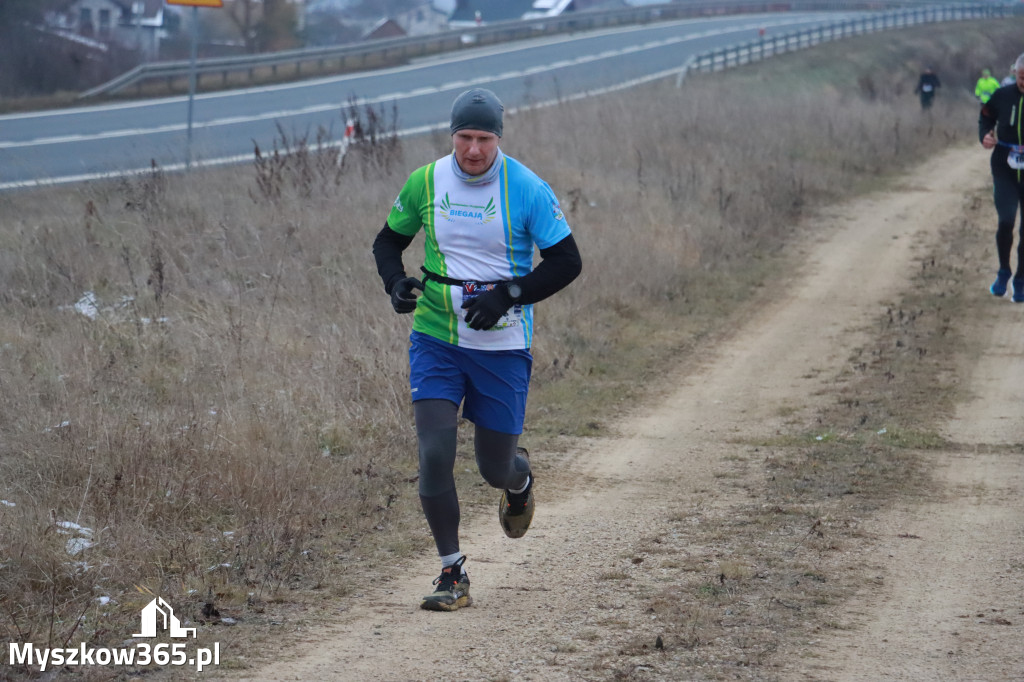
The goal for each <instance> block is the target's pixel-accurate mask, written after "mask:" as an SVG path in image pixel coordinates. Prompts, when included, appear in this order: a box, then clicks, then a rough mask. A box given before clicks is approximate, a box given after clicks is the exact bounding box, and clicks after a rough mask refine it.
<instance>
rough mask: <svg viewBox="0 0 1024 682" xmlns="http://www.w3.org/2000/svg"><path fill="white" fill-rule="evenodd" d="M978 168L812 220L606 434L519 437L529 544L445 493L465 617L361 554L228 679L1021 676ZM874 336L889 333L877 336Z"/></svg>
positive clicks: (1000, 388) (1007, 361) (426, 563)
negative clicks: (723, 324) (296, 626)
mask: <svg viewBox="0 0 1024 682" xmlns="http://www.w3.org/2000/svg"><path fill="white" fill-rule="evenodd" d="M987 174H988V170H987V155H986V154H985V153H984V152H982V151H981V150H979V149H977V148H976V147H970V148H966V149H965V148H960V149H955V150H951V151H948V152H945V153H944V154H941V155H939V157H938V158H935V159H932V160H930V161H929V162H928V163H927V164H926V165H924V166H922V167H921V168H919V169H917V171H916V172H914V173H912V174H910V175H908V176H907V177H906V178H905V179H904V181H902V182H900V183H898V184H896V185H893V188H892V189H890V190H887V191H882V192H878V193H875V194H873V195H870V196H867V197H865V198H862V199H859V200H856V201H852V202H850V203H847V204H844V205H841V206H837V207H831V208H830V209H829V210H828V211H827V212H826V213H823V214H821V215H819V216H817V217H815V218H814V219H813V225H810V226H809V227H810V228H811V229H808V230H807V231H806V232H805V234H807V235H808V237H807V239H806V240H805V241H804V242H803V243H802V244H800V245H797V246H796V247H795V248H798V250H799V253H800V254H801V257H800V258H799V261H800V262H801V265H800V266H799V267H797V268H796V269H795V270H794V271H793V272H791V273H789V274H788V275H787V276H786V277H784V278H783V279H784V280H785V281H784V282H781V283H778V284H777V285H772V286H770V287H766V288H765V291H764V292H763V293H762V294H761V295H760V296H759V297H758V298H759V300H758V302H757V304H756V305H752V306H751V308H750V309H749V311H747V312H748V314H747V315H746V316H745V317H744V319H743V321H742V323H741V324H738V325H737V326H736V327H735V328H734V329H733V330H732V332H731V333H730V334H729V335H728V337H727V338H719V339H712V340H708V343H706V344H705V345H704V346H703V347H702V348H700V349H698V351H697V352H696V353H695V354H693V355H692V356H690V357H685V358H681V359H680V363H679V365H678V366H677V367H671V368H666V372H665V375H666V378H665V381H664V384H663V385H662V386H659V387H654V388H652V391H651V392H650V395H651V399H650V401H649V402H648V403H647V404H644V405H637V406H636V407H635V409H634V410H633V412H632V414H629V415H625V416H624V418H623V419H622V421H621V423H620V424H618V426H617V433H618V435H616V436H615V437H609V438H596V439H592V440H574V441H573V442H572V443H570V444H569V454H567V455H557V454H555V455H551V456H550V457H549V456H547V455H546V454H545V453H542V452H536V453H534V461H535V462H537V463H538V470H539V477H538V480H539V484H538V488H537V496H538V507H537V515H536V518H535V521H534V526H533V528H531V530H530V532H529V534H528V535H527V536H526V537H525V538H523V539H522V540H518V541H513V540H509V539H507V538H505V537H504V536H503V534H502V533H501V531H500V529H499V527H498V524H497V520H496V513H495V511H496V510H495V509H490V508H488V509H467V510H464V514H463V528H464V532H463V537H464V540H463V551H464V552H466V553H467V554H468V556H469V561H468V563H467V567H468V569H469V572H470V577H471V579H472V594H473V596H474V598H475V601H476V604H475V605H474V606H473V607H472V608H469V609H464V610H462V611H459V612H457V613H452V614H444V613H431V612H425V611H421V610H419V609H418V601H419V598H420V596H421V595H422V594H425V593H426V592H428V591H429V587H430V579H431V578H433V577H434V576H435V574H436V573H437V564H436V559H435V558H434V557H432V556H424V557H422V558H421V559H418V560H415V561H414V562H412V563H411V564H410V565H396V566H386V565H377V566H366V567H364V570H365V590H363V591H362V592H361V593H359V594H357V595H355V596H353V597H351V598H349V599H347V600H345V603H343V604H339V605H338V606H339V610H342V612H341V613H340V614H339V616H338V621H337V622H336V623H335V624H334V625H333V626H331V627H329V628H325V629H320V630H308V631H303V632H298V633H293V636H292V637H290V638H289V640H290V641H293V642H295V645H294V647H292V648H291V652H292V654H293V655H290V656H288V657H286V658H283V659H280V660H278V661H277V662H275V663H273V664H271V665H268V666H264V667H258V666H255V665H254V667H253V668H251V669H249V670H248V671H246V672H245V673H243V674H247V675H249V676H250V677H251V679H259V680H267V679H380V680H426V679H472V680H476V679H481V680H483V679H489V680H492V679H517V680H581V679H686V680H690V679H722V678H724V677H728V678H729V679H734V678H737V677H738V678H741V679H795V680H802V679H829V680H834V679H914V680H940V679H991V680H995V679H1011V678H1014V679H1015V678H1020V677H1022V676H1024V650H1022V649H1021V647H1020V642H1021V641H1024V612H1022V604H1024V600H1022V586H1024V537H1022V533H1021V528H1024V503H1022V500H1024V495H1022V493H1024V480H1022V473H1021V457H1022V454H1021V445H1020V444H1021V442H1022V441H1024V426H1022V424H1024V422H1022V420H1021V419H1020V418H1019V415H1018V412H1019V409H1018V406H1019V405H1021V404H1022V400H1021V398H1022V397H1024V396H1022V392H1024V389H1022V388H1021V387H1022V386H1024V376H1022V375H1024V363H1021V362H1020V357H1021V353H1022V351H1024V346H1022V342H1021V340H1020V339H1021V336H1020V333H1019V330H1020V324H1021V323H1020V320H1021V316H1022V315H1024V306H1013V305H1011V304H1010V303H1008V302H1003V301H995V300H993V299H992V297H991V296H988V295H987V294H985V293H984V289H983V286H984V285H985V284H987V278H988V276H989V274H991V273H990V271H992V270H993V267H992V265H993V263H992V262H990V261H993V259H994V256H993V254H992V249H991V246H990V242H991V241H992V230H991V228H992V227H993V226H994V215H993V212H992V210H991V208H990V206H989V202H988V199H987V196H986V195H985V194H984V188H985V186H986V183H987ZM972 195H973V196H974V197H975V203H976V204H977V205H976V206H974V207H970V206H966V205H965V197H970V196H972ZM977 197H981V198H982V200H978V199H977ZM970 209H973V212H974V214H975V215H974V217H973V218H971V220H976V221H977V225H978V228H977V229H975V230H974V231H973V233H971V232H970V230H968V229H967V227H969V226H970V225H973V223H969V221H968V219H967V218H965V215H967V213H968V211H969V210H970ZM965 226H967V227H965ZM972 229H973V228H972ZM951 230H952V231H953V232H950V231H951ZM957 231H959V232H957ZM952 233H956V234H959V235H960V237H964V238H966V239H967V240H968V241H967V242H966V243H972V240H973V246H972V247H971V248H968V249H956V248H954V245H953V244H952V243H947V242H949V240H950V234H952ZM981 242H984V246H979V245H978V244H979V243H981ZM936 253H938V256H937V258H938V261H936V255H935V254H936ZM947 258H948V259H959V260H957V265H956V267H948V268H947V261H946V260H944V259H947ZM960 266H963V267H960ZM930 269H931V270H930ZM945 270H948V273H952V274H948V273H945V272H940V275H941V277H947V274H948V277H949V278H952V279H948V278H947V279H948V281H947V280H943V281H944V282H946V283H945V284H943V285H942V286H943V287H949V291H935V292H928V291H926V292H924V293H925V294H927V295H930V296H933V298H932V299H929V300H930V301H931V303H925V304H921V307H920V310H919V311H918V312H914V311H913V310H911V309H910V308H905V307H904V306H905V303H904V302H905V301H906V300H908V299H907V298H906V297H907V296H908V295H909V292H914V291H915V290H917V289H918V288H919V285H920V283H921V279H920V278H921V277H922V276H924V275H922V273H925V275H927V274H928V272H930V271H945ZM956 273H959V275H961V277H960V279H956V277H954V274H956ZM958 286H962V289H963V291H964V292H966V293H965V294H964V301H966V303H957V300H958V299H956V297H954V296H952V293H951V292H952V291H953V289H955V288H956V287H958ZM947 294H949V296H948V297H947ZM944 297H945V298H944ZM936 301H938V303H935V302H936ZM932 304H934V307H928V306H929V305H932ZM958 305H960V306H964V307H963V308H962V310H961V309H959V308H957V306H958ZM943 306H945V307H943ZM915 310H916V309H915ZM966 310H970V311H974V312H972V313H971V314H960V313H961V312H962V311H966ZM886 319H888V322H887V323H886V322H885V320H886ZM909 319H915V320H917V322H915V323H914V325H916V326H913V327H910V326H908V323H906V322H905V321H906V320H909ZM929 319H931V320H933V321H934V322H935V323H934V324H933V325H931V326H929V322H928V320H929ZM890 329H903V330H908V329H910V331H909V332H906V333H905V334H904V336H901V337H899V338H897V339H896V341H895V342H892V344H891V346H890V345H889V344H890V342H891V341H892V339H893V337H891V336H887V334H889V333H890V332H889V331H887V330H890ZM929 330H930V331H929ZM908 339H909V340H908ZM943 343H947V344H948V345H946V346H945V347H943V345H942V344H943ZM915 344H917V345H915ZM897 348H898V349H900V350H899V352H902V351H904V350H914V351H915V352H914V353H905V354H904V355H906V356H907V357H910V358H911V359H913V360H914V361H915V362H918V363H919V366H920V367H923V368H925V369H926V370H927V371H924V372H923V373H921V374H920V376H919V378H918V379H917V380H916V381H917V383H914V382H909V383H908V382H905V381H903V380H902V379H901V377H900V376H897V375H898V374H899V372H898V371H897V370H894V369H893V367H896V365H890V364H886V362H883V360H884V359H885V356H886V355H887V354H888V353H896V352H897V351H896V350H895V349H897ZM965 349H970V350H969V351H965ZM901 357H902V356H901ZM915 371H917V370H915ZM872 376H873V377H874V379H876V380H877V381H878V382H880V383H871V382H870V381H869V380H868V379H869V378H870V377H872ZM914 376H918V375H914ZM865 381H867V382H868V383H867V384H864V382H865ZM859 382H860V383H859ZM862 384H863V385H862ZM865 385H866V386H868V387H869V388H868V389H865V388H864V386H865ZM964 387H968V390H966V391H965V390H963V389H964ZM900 396H902V397H903V399H904V400H905V402H903V403H899V401H898V400H897V399H898V398H900ZM941 396H951V397H954V398H955V400H952V401H947V402H944V401H943V399H942V397H941ZM884 401H895V402H894V403H893V404H896V405H900V404H902V405H904V407H905V410H902V412H903V413H904V414H906V415H915V414H918V410H920V407H921V406H922V405H924V406H927V405H930V404H934V406H935V409H934V414H933V417H934V419H932V418H929V416H928V415H929V414H932V412H931V411H928V410H925V411H924V416H923V417H921V419H920V420H919V423H915V424H912V425H907V424H903V425H902V427H899V426H898V424H899V421H900V412H901V410H900V409H894V410H891V414H890V416H889V417H887V418H891V421H890V422H876V421H875V419H876V418H877V415H878V414H879V413H878V412H877V410H876V408H875V407H872V405H875V406H877V405H878V404H881V403H882V402H884ZM836 406H840V407H844V406H845V407H848V408H849V409H850V410H852V413H851V414H853V417H852V418H851V421H850V422H849V424H847V423H846V422H843V421H842V420H840V419H838V418H835V417H834V412H830V410H833V409H834V408H836ZM944 406H945V407H944ZM947 408H948V409H947ZM860 411H863V415H862V416H860V417H859V418H858V415H859V414H860ZM947 414H948V415H949V419H948V420H947V419H946V415H947ZM932 422H934V423H932ZM886 424H889V426H888V427H887V426H886ZM844 459H845V460H849V462H850V467H851V468H849V469H848V470H844V469H842V468H841V464H842V462H843V461H844ZM850 472H853V473H850ZM787 481H788V483H786V482H787ZM784 483H785V485H784ZM786 486H788V487H786ZM830 486H831V487H830ZM812 489H813V490H812ZM494 506H495V507H496V506H497V496H495V505H494Z"/></svg>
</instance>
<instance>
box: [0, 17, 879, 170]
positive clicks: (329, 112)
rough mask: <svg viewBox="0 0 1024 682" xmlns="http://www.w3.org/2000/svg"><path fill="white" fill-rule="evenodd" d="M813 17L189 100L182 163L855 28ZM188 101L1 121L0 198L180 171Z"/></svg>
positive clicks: (460, 56) (576, 39)
mask: <svg viewBox="0 0 1024 682" xmlns="http://www.w3.org/2000/svg"><path fill="white" fill-rule="evenodd" d="M861 15H862V13H847V12H843V13H839V12H815V13H810V12H808V13H786V14H766V15H741V16H736V15H733V16H726V17H721V18H712V19H695V20H685V21H676V22H670V23H664V24H654V25H647V26H637V27H626V28H618V29H614V30H608V31H600V32H594V33H584V34H577V35H566V36H555V37H551V38H546V39H543V40H534V41H528V42H520V43H510V44H505V45H501V46H494V47H489V48H480V49H475V50H465V51H461V52H458V53H456V54H453V55H448V56H441V57H434V58H431V59H427V60H422V61H417V62H416V63H413V64H409V65H405V66H401V67H396V68H391V69H386V70H379V71H372V72H365V73H359V74H350V75H345V76H336V77H331V78H321V79H316V80H308V81H302V82H297V83H290V84H285V85H274V86H265V87H258V88H249V89H245V90H232V91H226V92H218V93H209V94H202V95H197V96H196V98H195V101H194V110H193V129H192V144H191V147H192V158H193V160H194V163H197V164H199V165H216V164H227V163H238V162H244V161H249V160H251V159H252V158H253V149H254V144H259V146H260V147H261V148H263V149H269V148H271V147H272V146H273V144H274V141H275V139H277V138H279V137H280V136H279V132H278V126H280V128H281V129H282V130H284V131H286V132H287V133H288V135H289V136H302V135H307V134H308V135H309V139H310V140H313V139H315V137H316V133H317V130H318V129H320V128H323V129H325V130H327V131H329V133H330V135H331V137H332V139H334V140H340V139H341V137H342V135H343V131H344V127H345V118H346V116H345V110H346V109H347V108H348V106H349V105H350V104H351V103H352V102H356V103H357V104H358V105H359V106H360V108H362V107H363V105H365V104H371V105H374V106H375V107H376V106H377V105H383V107H384V109H385V110H386V111H387V112H389V113H390V112H391V111H392V108H393V106H394V107H397V112H398V127H399V129H400V130H401V131H402V133H403V134H415V133H417V132H423V131H427V130H430V129H432V128H435V127H437V126H440V125H445V124H446V122H447V117H448V110H449V107H450V106H451V101H452V99H453V98H454V97H455V95H457V94H458V93H459V92H461V91H462V90H465V89H467V88H469V87H473V86H483V87H488V88H491V89H492V90H494V91H495V92H496V93H498V95H499V96H500V97H501V98H502V100H503V101H504V103H505V105H506V108H507V109H514V108H516V107H521V106H524V105H530V104H538V103H543V102H549V101H552V100H557V99H560V98H570V97H577V96H581V95H585V94H586V93H591V94H595V93H598V92H603V91H607V90H609V89H616V88H621V87H628V86H630V85H632V84H636V83H639V82H643V81H645V80H651V79H654V78H658V77H667V76H671V74H672V73H674V72H678V71H679V70H680V68H681V67H682V65H683V64H684V63H685V62H686V61H687V59H689V58H690V57H691V56H693V55H695V54H698V53H701V52H704V51H706V50H708V49H711V48H715V47H722V46H728V45H734V44H737V43H742V42H746V41H749V40H753V39H754V38H756V37H757V35H758V31H759V29H761V28H764V29H765V31H766V33H767V34H768V35H772V34H782V33H788V32H790V31H793V30H797V29H802V28H808V27H811V26H816V25H821V24H827V23H832V22H836V21H840V20H842V19H847V18H853V17H856V16H861ZM187 112H188V98H187V97H172V98H164V99H157V100H142V101H136V102H129V103H119V104H108V105H102V106H95V107H81V108H75V109H64V110H56V111H46V112H35V113H22V114H15V115H9V116H0V190H5V189H13V188H18V187H26V186H34V185H37V184H55V183H68V182H78V181H83V180H88V179H95V178H100V177H104V176H107V175H117V174H122V173H130V172H135V171H139V170H146V169H149V168H150V166H151V163H152V162H155V163H157V164H158V165H159V166H160V167H161V168H163V169H165V170H177V169H180V168H183V167H184V164H185V161H186V158H187V155H188V144H187Z"/></svg>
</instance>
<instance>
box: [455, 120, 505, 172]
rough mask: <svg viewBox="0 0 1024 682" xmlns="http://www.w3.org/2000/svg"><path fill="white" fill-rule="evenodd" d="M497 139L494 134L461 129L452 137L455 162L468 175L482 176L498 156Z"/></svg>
mask: <svg viewBox="0 0 1024 682" xmlns="http://www.w3.org/2000/svg"><path fill="white" fill-rule="evenodd" d="M500 139H501V138H499V137H498V136H497V135H495V134H494V133H487V132H484V131H483V130H471V129H469V128H463V129H462V130H460V131H458V132H457V133H455V134H454V135H452V144H453V145H454V147H455V160H456V161H457V162H458V163H459V168H461V169H462V170H464V171H465V172H467V173H469V174H470V175H483V174H484V173H485V172H486V171H487V169H488V168H490V167H491V164H492V163H494V159H495V157H497V156H498V141H499V140H500Z"/></svg>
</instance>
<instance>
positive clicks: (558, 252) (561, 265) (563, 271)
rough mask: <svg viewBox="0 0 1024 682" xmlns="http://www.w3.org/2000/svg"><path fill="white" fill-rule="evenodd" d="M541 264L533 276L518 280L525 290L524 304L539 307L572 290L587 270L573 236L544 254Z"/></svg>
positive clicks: (547, 249) (542, 251)
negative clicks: (548, 300)
mask: <svg viewBox="0 0 1024 682" xmlns="http://www.w3.org/2000/svg"><path fill="white" fill-rule="evenodd" d="M540 257H541V262H540V263H538V264H537V267H536V268H535V269H534V271H533V272H531V273H530V274H528V275H526V276H524V277H520V278H519V279H517V280H515V281H516V283H517V284H519V286H520V287H522V289H523V295H522V298H520V300H519V302H520V303H524V304H526V303H536V302H537V301H543V300H544V299H545V298H547V297H548V296H551V295H552V294H554V293H556V292H558V291H561V290H562V289H564V288H565V287H567V286H569V283H570V282H572V281H573V280H574V279H576V277H578V276H579V274H580V272H581V271H582V270H583V259H582V258H580V250H579V248H577V246H576V240H575V239H573V237H572V235H571V234H570V235H569V236H568V237H566V238H565V239H563V240H562V241H560V242H558V243H557V244H554V245H552V246H549V247H548V248H546V249H541V250H540Z"/></svg>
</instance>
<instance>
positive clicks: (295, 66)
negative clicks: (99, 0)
mask: <svg viewBox="0 0 1024 682" xmlns="http://www.w3.org/2000/svg"><path fill="white" fill-rule="evenodd" d="M911 1H912V0H911ZM907 4H909V3H908V2H907V0H904V1H902V2H900V1H899V0H846V1H842V2H841V1H838V0H788V1H787V0H778V1H773V0H714V1H713V2H712V1H710V0H682V1H678V2H671V3H666V4H661V5H646V6H642V7H629V8H625V9H615V10H601V11H584V12H570V13H567V14H563V15H559V16H557V17H544V18H540V19H529V20H521V21H505V22H498V23H495V24H493V25H484V26H479V27H472V28H466V29H461V30H460V29H456V30H450V31H445V32H442V33H435V34H430V35H426V36H416V37H404V38H388V39H382V40H372V41H366V42H363V43H355V44H349V45H333V46H329V47H320V48H306V49H301V50H285V51H281V52H271V53H264V54H255V55H241V56H234V57H219V58H211V59H200V60H197V61H196V79H197V87H198V86H199V85H200V81H201V79H202V77H203V76H207V77H208V76H211V75H218V74H219V75H220V78H221V84H222V85H227V84H228V78H229V75H230V74H243V77H244V78H246V79H247V80H248V82H250V83H252V82H255V81H256V79H257V73H258V72H259V74H260V75H261V77H264V78H265V77H266V75H265V74H266V71H267V70H269V72H270V73H269V76H270V78H272V79H273V78H283V77H285V76H289V75H290V76H291V77H301V76H303V75H310V76H311V75H314V74H315V73H326V72H338V71H345V70H349V69H363V68H369V67H372V66H381V65H387V64H395V63H401V62H404V61H406V60H409V59H414V58H417V57H424V56H428V55H434V54H439V53H444V52H454V51H457V50H460V49H463V48H467V47H479V46H483V45H491V44H496V43H502V42H509V41H513V40H522V39H525V38H534V37H538V36H544V35H553V34H557V33H568V32H575V31H591V30H596V29H602V28H611V27H616V26H623V25H630V24H644V23H650V22H655V21H668V20H673V19H684V18H691V17H706V16H717V15H724V14H749V13H759V12H784V11H793V10H800V11H814V10H846V11H850V10H857V9H862V10H863V9H874V10H879V9H884V8H888V7H893V6H905V5H907ZM971 7H977V8H979V9H980V8H989V9H994V8H999V7H1001V5H981V4H979V5H976V6H973V5H972V6H971ZM985 16H990V15H985ZM775 45H777V43H773V46H772V47H769V48H767V49H769V50H771V49H773V47H774V46H775ZM190 65H191V63H190V62H189V61H188V60H179V61H170V62H150V63H147V64H140V65H139V66H136V67H135V68H134V69H132V70H130V71H128V72H126V73H124V74H122V75H120V76H118V77H117V78H114V79H113V80H111V81H108V82H107V83H103V84H102V85H99V86H97V87H95V88H92V89H91V90H87V91H86V92H83V93H82V94H80V95H79V99H87V98H91V97H96V96H98V95H110V94H116V93H119V92H123V91H125V90H127V89H129V88H132V87H136V88H138V89H139V91H140V92H141V90H142V87H143V86H144V85H146V84H149V83H153V82H158V81H165V82H166V83H167V89H168V90H169V91H173V90H174V82H175V81H176V80H178V79H187V78H188V77H189V72H190ZM285 69H288V70H290V73H286V72H285Z"/></svg>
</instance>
